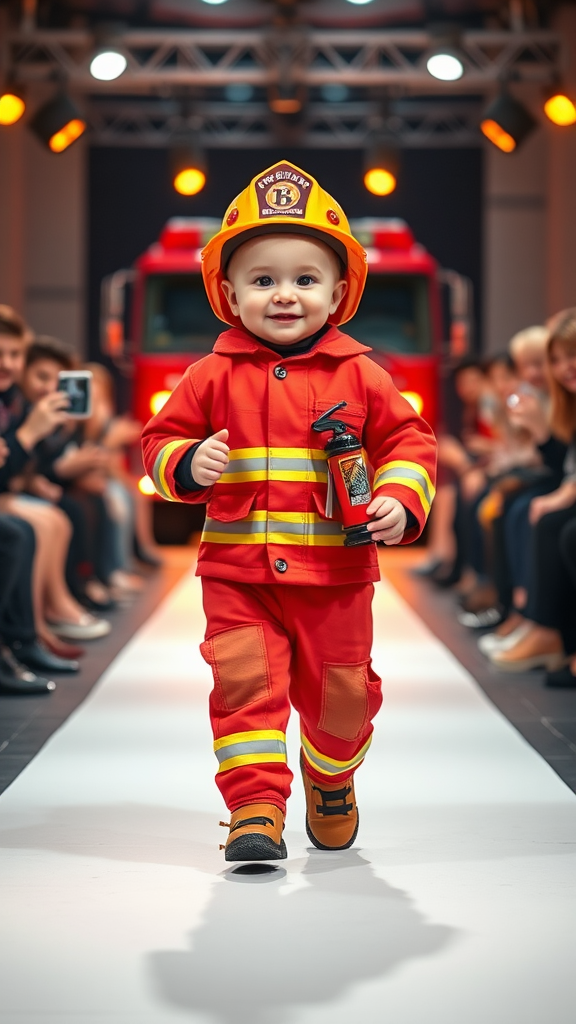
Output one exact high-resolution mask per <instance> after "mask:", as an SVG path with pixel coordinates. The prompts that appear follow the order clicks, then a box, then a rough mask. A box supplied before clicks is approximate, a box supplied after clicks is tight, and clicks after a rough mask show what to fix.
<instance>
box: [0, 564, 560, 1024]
mask: <svg viewBox="0 0 576 1024" xmlns="http://www.w3.org/2000/svg"><path fill="white" fill-rule="evenodd" d="M375 620H376V634H377V642H376V646H375V651H374V657H375V663H376V666H377V668H378V669H379V671H380V672H381V674H382V675H383V676H384V679H385V702H384V708H383V711H382V712H381V714H380V716H379V719H378V721H377V729H376V737H375V740H374V743H373V745H372V748H371V751H370V754H369V756H368V758H367V760H366V763H365V765H364V766H363V768H362V770H361V771H360V772H359V773H358V785H357V790H358V799H359V805H360V811H361V828H360V835H359V839H358V843H357V846H356V847H355V848H354V849H353V850H350V851H346V852H343V853H340V854H336V853H334V854H327V853H321V852H319V851H317V850H312V849H311V848H310V846H309V844H308V841H307V839H306V836H305V833H304V830H303V798H302V794H301V792H300V788H299V786H298V785H297V786H296V788H295V792H294V794H293V796H292V799H291V803H290V807H289V815H288V820H287V830H286V841H287V845H288V851H289V859H288V861H285V862H283V864H282V866H281V867H279V868H277V869H276V870H275V872H274V873H272V874H259V875H245V874H240V873H238V872H236V871H234V870H233V869H231V868H230V867H227V866H226V865H225V862H224V861H223V859H222V854H221V853H219V851H218V843H219V842H221V841H223V837H224V834H225V833H224V830H222V829H219V827H218V821H219V818H220V817H222V816H223V815H225V813H226V812H225V811H224V808H223V806H222V804H221V802H220V797H219V794H218V792H217V790H216V788H215V786H214V783H213V772H214V763H213V755H212V752H211V737H210V731H209V723H208V718H207V714H206V699H207V694H208V691H209V688H210V678H209V672H208V669H207V666H205V664H204V662H203V661H202V660H201V657H200V654H199V652H198V643H199V641H200V639H201V636H202V630H203V622H202V615H201V609H200V588H199V581H198V580H196V579H195V578H194V577H193V576H192V575H187V576H186V577H185V578H184V579H183V580H182V581H181V582H180V584H178V586H177V587H176V588H175V589H174V590H173V591H172V592H171V593H170V594H169V596H168V597H167V598H166V599H165V600H164V601H163V603H162V604H161V606H160V607H159V608H158V609H157V611H156V612H155V613H154V614H153V615H152V617H151V618H150V619H149V620H148V621H147V622H146V624H145V625H144V626H143V627H142V628H141V629H140V630H139V632H137V633H136V635H135V636H134V637H133V638H132V640H131V641H130V643H129V644H128V646H127V647H125V648H124V650H123V651H122V652H121V653H120V654H119V655H118V657H117V658H116V659H115V661H114V662H113V663H112V665H111V666H110V668H109V669H108V670H107V671H106V672H105V674H104V676H103V677H102V680H101V682H100V683H99V684H98V685H97V687H96V688H95V689H94V690H93V691H92V693H91V694H90V696H89V697H88V699H87V700H86V702H85V703H84V704H83V705H81V706H80V707H79V708H78V709H77V710H76V711H75V712H74V713H73V715H72V716H71V717H70V718H69V719H68V720H67V721H66V723H65V724H64V726H63V727H62V728H61V729H60V730H59V731H58V732H57V733H55V734H54V735H53V736H52V738H51V739H50V740H49V742H48V743H47V745H46V746H45V747H44V748H43V749H42V750H41V752H40V753H39V754H38V756H37V757H36V758H35V759H34V760H33V761H32V762H31V763H30V764H29V765H28V767H27V768H26V769H25V770H24V771H23V772H22V774H20V775H19V777H18V778H17V779H16V780H15V781H14V782H13V784H12V785H11V786H10V787H9V788H8V789H7V790H6V792H5V793H3V794H2V796H1V797H0V935H1V941H0V1021H1V1022H2V1024H66V1022H74V1024H79V1022H81V1024H105V1022H106V1024H107V1022H111V1024H129V1022H130V1024H132V1022H134V1024H172V1022H178V1021H189V1022H193V1024H270V1022H274V1024H344V1022H346V1024H349V1021H350V1020H352V1021H354V1022H358V1024H362V1022H366V1024H380V1022H383V1021H389V1022H391V1024H421V1022H422V1021H426V1022H427V1024H488V1022H490V1024H516V1022H522V1024H549V1022H553V1024H573V1022H574V1020H575V999H574V992H575V989H574V967H573V963H574V948H575V940H576V795H575V794H574V793H573V792H572V791H571V790H570V789H569V788H568V787H567V786H566V785H565V784H564V783H563V782H562V781H561V779H560V778H559V777H558V776H557V775H556V774H555V772H554V771H553V770H552V768H551V767H550V766H549V765H548V764H546V762H545V761H544V760H543V759H542V758H541V757H540V755H539V754H537V753H536V752H535V751H534V750H533V749H532V748H531V747H530V746H529V745H528V744H527V743H526V742H525V740H524V739H522V737H521V736H520V735H519V734H518V733H517V732H516V730H515V729H514V728H513V727H512V726H511V725H510V724H509V723H508V721H507V720H506V719H505V718H503V717H502V716H501V714H500V712H499V711H497V710H496V709H495V707H494V706H493V705H492V704H491V703H490V702H489V701H488V699H487V698H486V697H485V695H484V694H483V692H482V691H481V690H480V689H479V688H478V687H477V685H476V683H475V682H474V681H473V679H472V678H471V677H470V676H469V675H468V674H467V672H466V671H465V670H464V669H463V668H462V666H461V665H460V664H459V663H458V662H457V661H456V660H455V659H454V658H453V656H452V655H451V654H450V653H449V651H448V650H447V649H446V648H445V647H444V646H443V645H442V644H441V643H440V642H439V641H438V640H437V639H436V638H435V637H434V636H433V635H432V634H431V633H430V632H429V631H428V629H427V628H426V627H425V626H424V625H423V624H422V622H421V621H420V620H419V619H418V618H417V616H416V615H415V614H414V613H413V612H412V611H411V610H410V609H409V608H408V606H407V605H406V604H405V603H404V602H403V601H402V599H401V598H400V597H399V596H398V594H397V593H396V591H394V590H392V588H391V587H390V586H389V585H388V584H385V583H384V584H381V585H379V586H378V587H377V596H376V602H375ZM290 742H291V760H292V763H293V764H294V763H296V762H297V746H298V736H297V723H296V722H295V721H294V722H293V723H292V724H291V735H290Z"/></svg>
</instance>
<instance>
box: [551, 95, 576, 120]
mask: <svg viewBox="0 0 576 1024" xmlns="http://www.w3.org/2000/svg"><path fill="white" fill-rule="evenodd" d="M544 113H545V114H546V117H547V118H548V119H549V120H550V121H552V123H553V124H557V125H561V126H562V127H565V126H566V125H570V124H576V105H575V104H574V103H573V101H572V100H571V99H570V97H569V96H566V94H565V93H563V92H555V93H554V94H553V95H552V96H549V97H548V99H547V100H546V102H545V104H544Z"/></svg>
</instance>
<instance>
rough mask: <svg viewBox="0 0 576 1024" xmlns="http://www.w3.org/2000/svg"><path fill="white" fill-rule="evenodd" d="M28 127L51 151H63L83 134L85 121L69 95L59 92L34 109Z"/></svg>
mask: <svg viewBox="0 0 576 1024" xmlns="http://www.w3.org/2000/svg"><path fill="white" fill-rule="evenodd" d="M30 128H31V129H32V131H33V132H34V133H35V135H37V136H38V138H39V139H40V140H41V141H42V142H43V143H44V145H45V146H47V147H48V149H50V150H51V151H52V153H63V152H64V150H65V149H68V147H69V146H71V145H72V143H73V142H75V141H76V139H79V138H80V136H81V135H83V134H84V132H85V131H86V121H85V120H84V118H83V117H82V116H81V115H80V112H79V111H78V108H77V107H76V106H75V105H74V103H72V100H71V99H70V97H69V96H67V95H66V93H59V95H57V96H55V97H54V99H52V100H50V101H49V102H48V103H45V104H44V106H43V107H40V108H39V109H38V110H37V111H36V113H35V114H34V117H33V118H32V120H31V121H30Z"/></svg>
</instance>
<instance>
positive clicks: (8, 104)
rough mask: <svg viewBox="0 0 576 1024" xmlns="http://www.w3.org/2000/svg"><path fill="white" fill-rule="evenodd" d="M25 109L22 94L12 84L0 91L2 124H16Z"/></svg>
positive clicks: (0, 122)
mask: <svg viewBox="0 0 576 1024" xmlns="http://www.w3.org/2000/svg"><path fill="white" fill-rule="evenodd" d="M25 110H26V104H25V102H24V100H23V99H22V96H20V95H19V93H18V92H17V91H16V90H15V89H14V88H13V87H12V86H6V88H5V89H3V90H2V92H1V93H0V124H4V125H9V124H16V122H17V121H19V120H20V118H21V117H22V114H23V113H24V111H25Z"/></svg>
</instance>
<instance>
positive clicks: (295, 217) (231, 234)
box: [202, 160, 368, 327]
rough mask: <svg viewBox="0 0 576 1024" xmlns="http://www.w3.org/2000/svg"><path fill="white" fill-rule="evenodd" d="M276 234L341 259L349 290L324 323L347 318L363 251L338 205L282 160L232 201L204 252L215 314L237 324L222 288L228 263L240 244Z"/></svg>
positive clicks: (358, 285) (355, 300)
mask: <svg viewBox="0 0 576 1024" xmlns="http://www.w3.org/2000/svg"><path fill="white" fill-rule="evenodd" d="M278 231H290V232H292V233H293V234H299V235H300V234H302V235H311V236H312V237H315V238H319V239H320V240H321V241H323V242H325V243H326V244H327V245H329V246H330V247H331V248H332V249H334V251H335V252H336V253H337V254H338V255H339V256H340V258H341V260H342V263H343V264H344V267H345V268H346V271H345V275H344V276H345V279H346V281H347V282H348V289H347V291H346V294H345V296H344V297H343V299H342V302H341V303H340V305H339V306H338V309H337V310H336V312H335V313H333V314H331V316H329V317H328V320H329V322H330V323H331V324H344V323H346V321H347V320H350V319H351V317H353V316H354V313H355V312H356V310H357V308H358V304H359V302H360V299H361V298H362V292H363V291H364V285H365V283H366V274H367V271H368V267H367V264H366V253H365V252H364V249H363V248H362V246H361V245H360V243H359V242H357V241H356V239H355V238H354V237H353V236H352V234H351V232H350V225H349V224H348V220H347V219H346V215H345V213H344V211H343V209H342V207H341V206H340V205H339V204H338V203H337V202H336V201H335V200H334V199H333V198H332V196H330V195H329V194H328V192H325V191H324V189H323V188H320V185H319V184H318V182H317V181H316V180H315V178H313V177H312V175H310V174H306V172H305V171H302V170H301V169H300V168H299V167H296V166H295V165H294V164H291V163H290V162H289V161H288V160H281V161H280V162H279V163H277V164H273V166H272V167H268V169H267V170H265V171H262V173H261V174H258V175H257V176H256V177H255V178H252V181H251V182H250V184H249V185H248V187H247V188H245V189H244V191H243V192H241V193H240V195H238V196H236V199H234V200H233V202H231V203H230V206H229V207H228V209H227V210H226V213H225V214H224V220H223V221H222V227H221V228H220V231H219V232H218V234H216V235H214V237H213V238H211V239H210V241H209V242H208V244H207V245H206V246H205V247H204V249H203V250H202V276H203V278H204V286H205V288H206V292H207V294H208V299H209V301H210V305H211V306H212V309H213V310H214V312H215V314H216V316H217V317H218V318H219V319H220V320H223V321H224V323H227V324H231V325H232V326H233V327H240V326H241V321H240V319H239V318H238V317H237V316H234V314H233V313H232V310H231V309H230V306H229V305H228V300H227V299H226V296H225V295H224V293H223V291H222V288H221V284H222V281H223V280H224V278H225V276H226V266H227V263H228V261H229V259H230V257H231V255H232V253H233V252H234V249H235V248H237V246H239V245H241V244H242V242H246V241H248V239H249V238H254V237H255V236H256V235H262V234H267V233H268V232H270V233H277V232H278Z"/></svg>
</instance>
